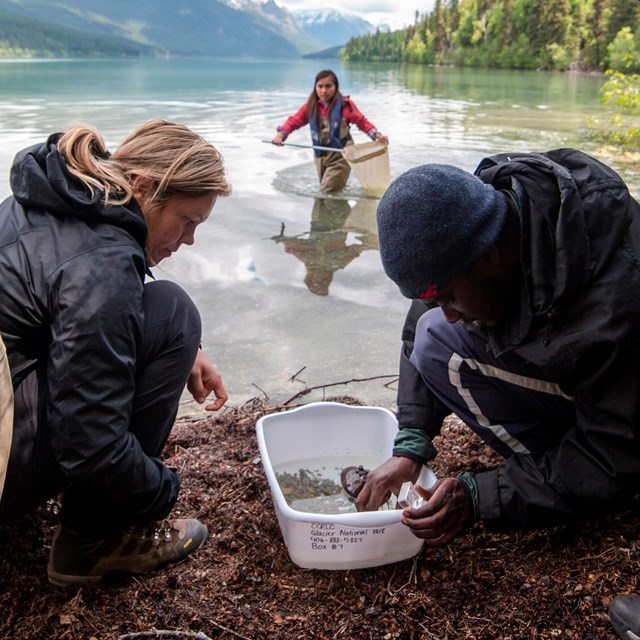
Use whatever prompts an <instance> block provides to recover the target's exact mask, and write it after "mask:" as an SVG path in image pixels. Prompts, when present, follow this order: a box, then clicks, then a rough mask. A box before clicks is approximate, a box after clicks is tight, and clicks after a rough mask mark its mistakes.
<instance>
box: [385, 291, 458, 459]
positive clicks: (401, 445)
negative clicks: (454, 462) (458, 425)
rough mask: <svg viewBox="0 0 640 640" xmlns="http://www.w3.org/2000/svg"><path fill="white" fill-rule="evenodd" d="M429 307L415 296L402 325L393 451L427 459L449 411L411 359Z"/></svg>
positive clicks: (399, 454) (434, 452) (398, 454)
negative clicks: (418, 324) (419, 330)
mask: <svg viewBox="0 0 640 640" xmlns="http://www.w3.org/2000/svg"><path fill="white" fill-rule="evenodd" d="M428 310H429V305H427V304H426V303H425V302H423V301H422V300H414V301H413V302H412V303H411V307H410V308H409V311H408V313H407V316H406V318H405V322H404V326H403V329H402V349H401V352H400V368H399V379H398V394H397V406H398V410H397V415H398V426H399V431H398V433H397V435H396V439H395V442H394V447H393V455H394V456H401V457H405V458H411V459H412V460H414V461H416V462H420V463H425V462H427V461H428V460H431V459H433V458H434V457H435V456H436V449H435V447H434V446H433V444H432V442H431V441H432V439H433V438H434V437H435V436H437V435H438V434H439V433H440V427H441V426H442V421H443V420H444V418H445V417H446V416H447V415H448V414H449V413H450V411H449V410H448V409H447V408H446V407H445V406H444V405H443V404H442V403H441V402H440V401H439V400H438V399H437V398H436V397H435V396H434V395H433V393H432V392H431V391H430V390H429V389H428V388H427V386H426V385H425V383H424V381H423V380H422V376H421V375H420V373H419V372H418V370H417V369H416V368H415V367H414V366H413V364H412V363H411V362H410V361H409V358H410V356H411V352H412V351H413V345H414V341H415V335H416V324H417V322H418V320H419V318H420V316H422V314H423V313H425V312H426V311H428Z"/></svg>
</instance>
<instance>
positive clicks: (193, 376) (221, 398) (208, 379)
mask: <svg viewBox="0 0 640 640" xmlns="http://www.w3.org/2000/svg"><path fill="white" fill-rule="evenodd" d="M187 389H188V390H189V393H190V394H191V395H192V396H193V399H194V400H195V401H196V402H198V403H199V404H202V403H203V402H204V401H205V400H206V399H207V396H208V395H209V394H210V393H211V392H213V393H214V394H215V396H216V399H215V400H214V401H213V402H211V403H209V404H208V405H207V406H206V407H205V409H206V410H207V411H217V410H218V409H220V408H222V406H223V405H224V403H225V402H226V401H227V400H228V398H229V396H228V395H227V391H226V389H225V388H224V383H223V382H222V376H221V375H220V374H219V373H218V370H217V369H216V368H215V367H214V366H213V365H212V364H211V362H209V360H208V359H207V356H205V355H204V351H202V349H198V353H197V355H196V361H195V362H194V364H193V367H192V369H191V373H190V374H189V380H188V381H187Z"/></svg>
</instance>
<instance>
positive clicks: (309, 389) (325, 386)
mask: <svg viewBox="0 0 640 640" xmlns="http://www.w3.org/2000/svg"><path fill="white" fill-rule="evenodd" d="M396 377H397V375H396V374H395V373H394V374H392V375H385V376H371V377H370V378H351V380H342V381H341V382H331V383H330V384H319V385H316V386H315V387H307V388H306V389H303V390H302V391H299V392H298V393H296V394H295V395H293V396H291V397H290V398H289V399H288V400H285V401H284V402H283V403H282V404H285V405H287V404H291V403H292V402H293V401H294V400H297V399H298V398H302V397H303V396H306V395H307V394H309V393H311V392H312V391H317V390H318V389H328V388H329V387H337V386H339V385H342V384H349V383H350V382H369V381H370V380H380V379H381V378H396Z"/></svg>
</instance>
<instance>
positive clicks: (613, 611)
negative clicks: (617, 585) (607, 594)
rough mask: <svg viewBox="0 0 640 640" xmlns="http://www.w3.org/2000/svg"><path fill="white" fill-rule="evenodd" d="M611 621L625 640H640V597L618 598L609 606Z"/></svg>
mask: <svg viewBox="0 0 640 640" xmlns="http://www.w3.org/2000/svg"><path fill="white" fill-rule="evenodd" d="M609 620H611V624H612V625H613V628H614V629H615V630H616V633H617V634H618V636H620V637H621V638H624V640H640V596H616V597H615V598H614V599H613V601H612V602H611V604H610V605H609Z"/></svg>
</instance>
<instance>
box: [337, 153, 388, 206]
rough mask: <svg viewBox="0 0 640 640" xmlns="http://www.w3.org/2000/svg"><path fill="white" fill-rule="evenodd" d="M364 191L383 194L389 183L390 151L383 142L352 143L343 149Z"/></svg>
mask: <svg viewBox="0 0 640 640" xmlns="http://www.w3.org/2000/svg"><path fill="white" fill-rule="evenodd" d="M342 154H343V156H344V157H345V158H346V160H347V162H348V163H349V166H350V167H351V168H352V169H353V172H354V173H355V174H356V178H358V181H359V182H360V184H361V185H362V188H363V190H364V191H368V192H370V193H372V194H374V195H382V194H383V193H384V192H385V191H386V189H387V187H388V186H389V183H390V182H391V174H390V172H389V151H388V148H387V145H386V144H383V143H382V142H364V143H362V144H350V145H347V146H346V147H344V149H343V150H342Z"/></svg>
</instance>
